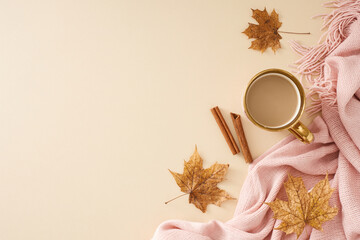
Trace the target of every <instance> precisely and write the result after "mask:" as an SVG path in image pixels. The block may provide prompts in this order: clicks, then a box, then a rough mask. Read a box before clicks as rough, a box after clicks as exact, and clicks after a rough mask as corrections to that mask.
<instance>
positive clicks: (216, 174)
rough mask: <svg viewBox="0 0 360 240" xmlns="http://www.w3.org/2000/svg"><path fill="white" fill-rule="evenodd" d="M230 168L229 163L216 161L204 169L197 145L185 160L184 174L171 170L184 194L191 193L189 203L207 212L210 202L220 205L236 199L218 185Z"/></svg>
mask: <svg viewBox="0 0 360 240" xmlns="http://www.w3.org/2000/svg"><path fill="white" fill-rule="evenodd" d="M228 168H229V164H219V163H214V164H213V165H212V166H211V167H210V168H207V169H204V168H203V160H202V159H201V157H200V155H199V153H198V151H197V148H196V146H195V152H194V153H193V155H192V156H191V157H190V159H189V161H187V162H186V161H184V172H183V174H180V173H176V172H173V171H171V170H170V169H169V171H170V173H171V174H172V175H173V177H174V179H175V181H176V183H177V185H178V186H179V187H180V189H181V191H182V192H184V193H185V194H184V195H186V194H189V203H192V204H194V205H195V206H196V207H197V208H198V209H200V210H201V211H202V212H206V208H207V206H208V205H209V204H215V205H217V206H220V205H221V203H222V202H224V201H226V200H230V199H235V198H232V197H231V196H230V195H229V194H228V193H227V192H226V191H224V190H222V189H220V188H218V187H217V184H218V183H219V182H221V181H223V180H224V176H225V174H226V172H227V170H228Z"/></svg>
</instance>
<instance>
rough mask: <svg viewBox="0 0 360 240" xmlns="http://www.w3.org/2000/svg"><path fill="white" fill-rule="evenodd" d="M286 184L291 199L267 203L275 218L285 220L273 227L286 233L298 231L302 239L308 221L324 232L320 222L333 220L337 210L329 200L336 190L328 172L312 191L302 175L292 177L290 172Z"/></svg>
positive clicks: (297, 233)
mask: <svg viewBox="0 0 360 240" xmlns="http://www.w3.org/2000/svg"><path fill="white" fill-rule="evenodd" d="M284 187H285V191H286V195H287V197H288V199H289V201H288V202H285V201H282V200H279V199H276V200H275V201H273V202H270V203H266V204H267V205H269V206H270V208H271V210H272V211H273V212H274V218H275V219H279V220H282V222H281V224H280V225H279V226H278V227H277V228H274V229H277V230H281V231H283V232H285V233H286V234H290V233H296V235H297V238H299V236H300V235H301V233H302V232H303V230H304V227H305V225H306V224H309V225H310V226H312V227H313V228H315V229H317V230H320V231H322V230H323V229H322V226H321V224H322V223H324V222H326V221H328V220H331V219H332V218H334V217H335V216H336V214H337V213H338V209H337V208H336V207H330V206H329V199H330V197H331V194H332V193H333V191H334V189H333V188H330V183H329V180H328V175H327V174H326V177H325V179H323V180H321V181H320V182H318V183H317V184H316V185H315V187H314V188H313V189H312V190H311V192H308V191H307V190H306V188H305V185H304V182H303V180H302V178H301V177H293V176H291V175H290V174H289V178H288V181H287V182H285V184H284Z"/></svg>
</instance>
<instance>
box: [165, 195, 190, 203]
mask: <svg viewBox="0 0 360 240" xmlns="http://www.w3.org/2000/svg"><path fill="white" fill-rule="evenodd" d="M185 195H188V193H184V194H181V195H179V196H177V197H174V198H173V199H170V200H169V201H167V202H165V204H168V203H169V202H172V201H174V200H175V199H178V198H179V197H182V196H185Z"/></svg>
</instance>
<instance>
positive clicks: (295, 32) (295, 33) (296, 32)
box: [278, 31, 310, 34]
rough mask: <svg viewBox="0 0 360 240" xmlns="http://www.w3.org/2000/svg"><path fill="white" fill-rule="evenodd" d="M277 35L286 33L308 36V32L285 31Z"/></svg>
mask: <svg viewBox="0 0 360 240" xmlns="http://www.w3.org/2000/svg"><path fill="white" fill-rule="evenodd" d="M278 33H288V34H310V32H287V31H278Z"/></svg>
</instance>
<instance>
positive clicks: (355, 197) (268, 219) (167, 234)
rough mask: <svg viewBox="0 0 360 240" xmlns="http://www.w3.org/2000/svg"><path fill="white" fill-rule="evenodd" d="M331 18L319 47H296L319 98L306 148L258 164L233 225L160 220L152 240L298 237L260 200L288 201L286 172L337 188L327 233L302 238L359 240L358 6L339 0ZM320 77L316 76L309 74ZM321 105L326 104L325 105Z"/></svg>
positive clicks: (294, 144)
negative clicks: (334, 211)
mask: <svg viewBox="0 0 360 240" xmlns="http://www.w3.org/2000/svg"><path fill="white" fill-rule="evenodd" d="M333 4H334V5H336V7H338V8H337V9H336V10H335V11H334V13H333V14H330V15H329V16H327V23H326V24H327V25H329V32H328V33H327V37H326V39H325V41H324V42H323V43H322V44H320V45H319V46H317V47H315V48H302V47H300V46H299V45H296V44H295V45H294V48H295V50H297V51H298V52H299V53H300V54H302V55H303V56H304V57H303V58H302V59H301V60H300V61H299V62H298V63H299V71H300V74H303V75H304V76H305V77H306V78H308V80H310V81H311V82H312V83H313V87H312V91H313V92H317V93H319V94H320V99H319V101H318V102H317V103H318V105H316V106H315V108H317V109H318V108H319V106H321V109H322V117H317V118H316V119H315V120H314V122H313V123H312V126H311V127H310V128H311V130H312V132H313V133H314V136H315V141H314V143H312V144H309V145H305V144H303V143H301V142H300V141H298V140H296V139H295V138H294V137H292V136H289V137H287V138H286V139H284V140H283V141H281V142H280V143H278V144H277V145H275V146H274V147H273V148H271V149H270V150H269V151H267V152H266V153H265V154H264V155H262V156H261V157H259V158H258V159H256V160H255V161H254V163H253V164H252V165H251V166H250V168H249V173H248V176H247V178H246V180H245V182H244V185H243V187H242V190H241V193H240V196H239V201H238V204H237V208H236V211H235V213H234V217H233V218H232V219H231V220H229V221H228V222H225V223H223V222H220V221H211V222H209V223H195V222H187V221H178V220H171V221H167V222H164V223H162V224H161V225H160V226H159V227H158V229H157V230H156V232H155V235H154V237H153V239H179V240H186V239H199V240H210V239H216V240H232V239H296V235H295V234H290V235H285V233H283V232H281V231H279V230H273V228H274V227H276V226H278V225H279V224H280V222H281V221H278V220H275V219H273V218H272V217H273V213H272V211H271V210H270V209H269V207H268V206H267V205H266V204H263V202H271V201H274V200H275V198H279V199H282V200H287V197H286V194H285V191H284V187H283V183H284V182H285V181H286V180H287V174H288V173H291V174H292V175H293V176H301V177H302V178H303V180H304V182H305V185H306V187H307V189H309V188H311V187H312V186H314V185H315V184H316V182H318V181H319V180H320V179H323V178H324V177H325V175H326V173H329V179H331V180H330V184H331V186H332V187H333V188H335V189H336V190H335V191H334V193H333V195H332V198H331V199H330V205H336V206H337V207H338V208H339V213H338V215H337V216H336V217H335V218H334V219H333V220H331V221H328V222H326V223H324V224H323V229H324V231H323V232H320V231H317V230H315V229H312V228H310V227H309V226H307V227H306V228H305V230H304V232H303V234H302V235H301V236H300V238H299V239H309V238H310V239H360V150H359V149H360V21H358V20H357V18H358V16H359V14H360V3H359V1H356V0H347V1H337V2H335V3H333ZM313 73H315V74H317V75H318V77H317V78H315V79H314V78H312V74H313ZM320 104H321V105H320Z"/></svg>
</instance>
